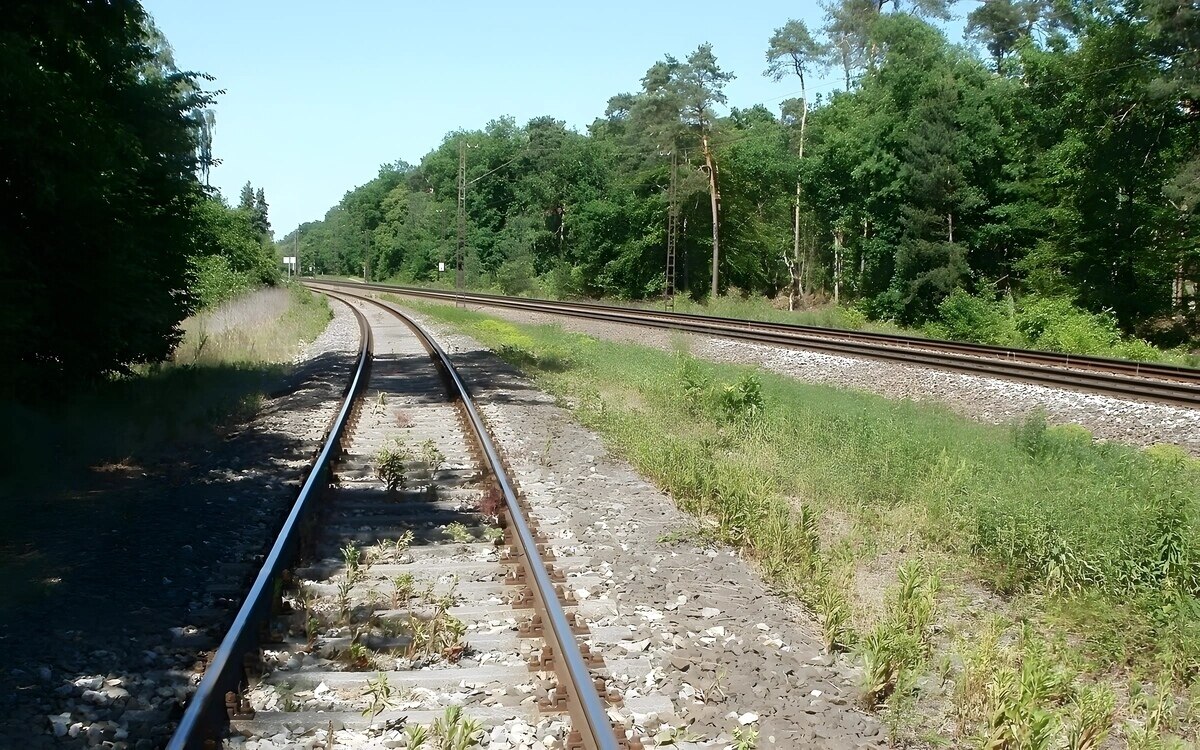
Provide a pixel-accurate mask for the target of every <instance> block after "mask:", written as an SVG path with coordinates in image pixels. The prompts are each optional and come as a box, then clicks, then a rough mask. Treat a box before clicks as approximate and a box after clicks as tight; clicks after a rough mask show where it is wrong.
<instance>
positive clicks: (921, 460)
mask: <svg viewBox="0 0 1200 750" xmlns="http://www.w3.org/2000/svg"><path fill="white" fill-rule="evenodd" d="M403 304H404V305H406V306H410V307H413V308H416V309H419V310H420V311H422V312H423V313H425V314H427V315H429V316H430V317H432V318H434V319H437V320H440V321H443V322H446V323H450V324H453V325H454V326H456V327H457V328H458V329H459V330H462V331H463V332H464V333H467V334H469V335H471V336H473V337H474V338H476V339H477V340H479V341H480V342H481V343H483V344H484V345H486V346H488V347H490V348H492V349H493V350H495V351H496V352H498V353H499V354H500V355H501V356H502V357H504V358H505V359H506V360H508V361H509V362H512V363H514V364H516V365H518V366H520V367H522V368H523V369H525V370H526V371H527V372H529V373H530V374H531V375H533V376H534V377H535V378H536V379H537V381H538V383H539V385H540V386H541V387H543V388H545V389H547V390H548V391H550V392H552V393H554V394H555V395H557V396H558V397H559V398H560V400H561V401H562V402H563V403H565V404H567V405H568V406H569V407H570V408H571V409H572V410H573V412H574V414H575V416H576V418H577V419H579V421H581V422H582V423H583V424H585V425H587V426H588V427H591V428H593V429H596V430H597V431H598V432H600V433H601V434H602V435H603V436H604V437H605V439H606V441H607V443H608V444H609V445H610V446H611V447H612V448H613V449H614V450H615V451H616V452H618V453H619V454H621V455H622V456H624V457H626V458H627V459H629V460H630V461H631V462H632V463H633V464H634V465H635V466H636V467H637V468H638V469H639V470H640V471H642V472H643V473H644V474H645V475H647V476H649V477H651V478H652V479H653V480H654V481H655V482H656V483H658V484H659V486H661V487H662V488H663V489H664V490H666V491H668V492H669V493H670V494H671V495H672V496H673V497H674V498H675V500H676V502H677V503H678V504H679V505H680V506H681V507H683V508H684V509H686V510H688V511H690V512H692V513H694V514H695V515H697V516H698V517H699V518H700V519H701V528H703V529H705V530H706V533H709V534H711V535H712V536H713V537H714V538H716V539H718V540H720V541H723V542H726V543H729V544H733V545H736V546H738V547H740V548H742V549H744V550H746V551H747V552H748V553H749V554H751V556H752V557H753V558H754V559H755V560H757V562H758V563H759V564H760V566H761V568H762V570H763V571H764V574H765V575H766V576H767V577H768V579H769V580H771V581H772V582H773V583H774V584H775V585H776V586H777V587H778V588H779V589H780V590H781V591H783V592H785V593H788V594H791V595H794V596H796V597H798V598H799V599H801V600H802V601H804V602H805V603H806V604H808V605H809V607H810V608H811V609H812V610H813V611H814V612H815V613H816V616H817V618H818V620H819V622H820V624H821V627H822V630H823V633H824V636H825V641H826V646H827V648H829V649H830V650H831V651H836V650H840V649H853V650H854V652H855V654H856V656H857V658H858V659H859V660H860V661H861V663H862V664H863V666H864V674H865V682H864V685H863V691H862V698H863V703H864V705H866V706H868V707H870V708H876V709H881V710H883V715H884V717H885V718H886V719H887V720H888V721H889V722H890V724H891V725H892V728H893V732H894V735H895V738H896V739H897V740H898V741H899V740H907V739H914V738H915V739H920V738H921V737H924V738H926V740H928V741H930V742H932V743H934V744H937V743H938V742H939V740H935V739H933V737H935V736H943V735H945V733H946V731H947V727H950V728H952V733H953V734H954V735H955V736H956V737H957V740H956V741H958V740H962V739H964V738H974V739H971V742H972V743H973V742H975V741H976V740H978V741H979V742H981V743H983V742H990V743H991V744H990V745H989V746H990V747H997V748H1002V747H1003V748H1008V747H1011V748H1016V747H1030V748H1033V747H1060V746H1067V745H1069V744H1070V742H1073V740H1072V739H1071V738H1072V737H1075V738H1076V740H1079V741H1080V742H1083V740H1086V739H1087V738H1088V737H1092V738H1093V740H1092V742H1094V738H1095V737H1097V736H1099V735H1101V734H1103V735H1107V734H1108V733H1109V731H1110V726H1112V725H1113V724H1114V722H1115V725H1116V728H1115V732H1116V734H1117V735H1119V736H1123V737H1124V738H1125V739H1126V741H1127V742H1128V743H1129V744H1130V746H1138V747H1156V746H1159V745H1155V744H1154V743H1155V742H1164V743H1167V742H1169V741H1170V738H1171V737H1172V736H1177V737H1187V738H1192V739H1194V738H1195V736H1196V726H1197V724H1196V720H1195V717H1196V715H1197V713H1198V710H1200V702H1198V701H1195V700H1191V701H1189V700H1188V698H1187V696H1188V691H1189V690H1191V689H1194V687H1195V684H1196V683H1195V680H1196V675H1197V673H1198V672H1200V606H1198V603H1197V595H1198V594H1200V525H1198V524H1197V511H1198V510H1200V464H1198V462H1197V461H1195V460H1194V459H1191V458H1188V457H1187V456H1185V455H1184V454H1183V453H1182V452H1180V451H1179V450H1177V449H1174V448H1169V447H1157V448H1153V449H1149V450H1139V449H1136V448H1132V447H1128V446H1123V445H1116V444H1097V443H1094V442H1093V441H1092V440H1091V436H1090V435H1089V434H1088V433H1086V432H1085V431H1083V430H1082V429H1080V428H1059V427H1048V426H1047V425H1046V424H1045V422H1044V420H1041V419H1038V418H1034V419H1030V420H1028V421H1026V422H1024V423H1023V424H1020V425H1014V426H1012V427H1008V428H1004V427H994V426H988V425H983V424H979V423H976V422H972V421H970V420H966V419H963V418H961V417H958V416H956V415H954V414H952V413H951V412H950V411H949V410H947V409H943V408H939V407H936V406H929V405H918V404H914V403H912V402H895V401H888V400H886V399H883V398H879V397H876V396H873V395H870V394H865V393H860V392H853V391H845V390H839V389H834V388H829V387H823V386H814V385H805V384H801V383H798V382H796V381H794V380H792V379H789V378H785V377H781V376H777V375H773V374H768V373H763V372H759V371H755V370H752V369H751V368H746V367H736V366H729V365H718V364H711V363H707V362H702V361H698V360H696V359H694V358H692V357H690V356H688V355H686V354H684V353H678V354H675V355H672V354H669V353H665V352H662V351H659V350H654V349H649V348H646V347H640V346H633V345H626V344H616V343H611V342H606V341H597V340H594V339H591V338H589V337H586V336H581V335H578V334H571V333H567V332H564V331H563V330H562V329H561V328H559V327H547V326H540V327H535V326H524V325H514V324H511V323H508V322H504V321H500V320H496V319H491V318H488V317H487V316H486V315H482V314H479V313H475V312H471V311H467V310H461V309H456V308H454V307H450V306H446V305H439V304H429V303H416V302H413V301H411V300H404V301H403ZM989 633H994V634H995V637H994V638H991V639H990V640H989V639H988V637H987V635H988V634H989ZM934 673H941V674H942V675H943V676H944V677H945V680H943V682H942V683H941V685H942V687H941V688H938V687H936V684H937V683H936V680H934V681H933V682H932V685H933V686H931V682H930V680H929V675H930V674H934ZM1110 703H1111V704H1112V706H1111V707H1109V704H1110ZM1042 735H1044V737H1043V736H1042ZM1022 737H1024V738H1026V739H1021V738H1022ZM1029 737H1035V739H1036V737H1042V739H1041V740H1036V741H1035V740H1029V739H1028V738H1029ZM1080 737H1082V738H1083V739H1082V740H1080ZM1139 738H1140V739H1139ZM1138 743H1141V744H1138ZM1098 745H1099V743H1095V744H1087V743H1086V742H1084V744H1079V743H1076V744H1070V746H1071V747H1096V746H1098Z"/></svg>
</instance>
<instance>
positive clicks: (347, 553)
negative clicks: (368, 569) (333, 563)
mask: <svg viewBox="0 0 1200 750" xmlns="http://www.w3.org/2000/svg"><path fill="white" fill-rule="evenodd" d="M362 559H363V555H362V550H360V549H359V548H358V547H357V546H356V545H355V544H354V542H346V546H344V547H342V561H343V562H345V564H346V580H348V581H351V582H353V581H357V580H358V579H359V576H360V575H361V574H362V572H363V571H362V568H361V566H362Z"/></svg>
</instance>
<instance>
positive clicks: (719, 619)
mask: <svg viewBox="0 0 1200 750" xmlns="http://www.w3.org/2000/svg"><path fill="white" fill-rule="evenodd" d="M414 317H415V318H417V319H418V320H420V321H421V322H422V324H423V325H425V326H426V327H427V328H428V329H429V330H430V331H431V332H433V333H434V334H435V336H436V337H437V339H438V341H439V342H440V343H441V344H442V346H443V347H444V348H446V350H447V353H449V354H450V356H451V357H452V358H453V359H454V361H455V363H456V365H457V367H458V369H459V371H460V373H461V374H462V376H463V377H464V379H465V380H466V382H467V383H468V385H469V387H470V388H471V390H472V394H473V396H474V397H475V399H476V402H477V403H478V404H479V405H480V408H481V409H482V411H483V413H484V415H485V417H486V419H487V420H488V424H489V426H490V428H491V430H492V432H493V435H494V436H495V438H496V439H497V440H498V442H499V444H500V447H501V449H502V450H503V451H504V452H505V454H506V456H507V458H508V461H509V465H510V468H511V470H512V475H513V478H514V479H515V480H516V481H517V483H518V484H519V486H520V488H521V490H522V491H523V492H524V493H525V495H526V497H527V499H528V500H529V502H530V504H531V506H532V508H533V515H534V516H535V517H536V518H537V519H538V522H539V525H540V527H541V529H542V530H543V531H544V532H545V533H546V535H547V536H548V537H549V540H550V541H549V544H550V547H551V549H552V550H553V551H554V553H555V555H556V556H557V557H559V558H587V559H588V561H589V562H588V564H587V566H585V567H582V568H577V569H572V570H570V571H569V572H568V573H567V581H566V584H565V587H566V589H567V591H568V592H570V596H571V597H572V598H573V599H574V602H575V604H576V605H577V609H578V611H579V612H581V613H582V614H583V616H584V617H585V619H586V620H587V622H588V624H589V627H590V633H589V634H588V635H587V636H584V637H583V639H584V640H585V641H586V642H587V643H588V644H589V645H590V646H591V648H592V649H593V650H594V651H597V652H599V653H600V654H601V655H602V656H603V657H604V660H605V666H606V667H607V671H608V673H609V675H610V677H611V681H610V686H611V687H613V688H615V689H616V690H617V691H618V692H619V693H620V694H621V696H622V698H623V701H622V703H621V704H620V705H615V706H613V707H612V708H610V715H611V716H612V717H613V718H614V719H615V720H617V721H620V722H625V723H627V724H630V725H632V726H635V727H637V730H638V734H639V735H640V736H643V737H646V738H648V739H650V740H651V741H650V742H647V746H650V747H653V746H655V745H656V744H657V745H664V744H665V745H669V746H671V747H679V748H697V749H698V748H714V749H715V748H727V747H730V746H732V745H733V743H734V742H735V736H742V737H745V736H747V735H748V734H750V733H751V732H757V733H758V743H757V747H760V748H765V747H780V748H795V747H814V748H858V747H869V748H874V747H883V746H885V745H886V731H885V729H884V727H883V726H882V725H881V724H880V722H879V721H878V720H877V719H876V718H875V717H874V716H871V715H868V714H865V713H863V712H862V711H860V710H858V709H857V708H856V704H855V699H856V697H857V695H858V686H859V681H860V674H859V672H858V670H857V669H856V668H855V667H854V666H852V665H851V664H850V663H849V662H848V661H846V660H844V659H835V658H833V657H830V656H829V655H827V654H825V653H823V650H822V647H821V639H820V637H819V635H818V633H817V632H816V627H815V624H814V623H813V621H812V620H811V618H810V617H809V616H808V615H807V614H806V613H805V612H804V611H802V610H801V609H800V608H799V607H797V606H795V605H793V604H792V603H790V602H788V601H785V600H783V599H781V598H779V597H777V596H775V595H774V594H772V593H771V591H770V590H769V589H768V588H767V586H766V585H765V584H764V583H763V582H762V580H761V578H760V576H759V575H758V574H757V573H756V571H755V570H754V568H753V566H751V565H750V564H749V563H748V562H747V561H746V560H744V559H742V558H741V557H740V556H739V555H738V554H737V553H736V552H735V551H732V550H730V549H726V548H720V547H716V546H712V545H710V544H708V543H706V542H704V541H702V540H701V538H700V535H699V534H698V529H697V527H696V522H695V520H694V519H692V518H691V517H690V516H688V515H687V514H686V513H684V512H682V511H680V510H679V509H677V508H676V507H675V504H674V502H673V501H672V500H671V498H670V497H669V496H667V495H665V494H663V493H662V492H660V491H659V490H657V489H656V488H655V487H654V486H652V485H651V484H650V483H649V482H647V481H646V480H645V479H643V478H642V477H640V476H639V475H638V474H637V473H636V472H635V471H634V469H633V468H632V467H631V466H630V465H629V464H628V463H626V462H625V461H623V460H620V459H617V458H615V457H613V456H610V455H609V454H608V453H607V451H606V450H605V448H604V446H603V444H602V443H601V441H600V439H599V438H598V437H597V436H596V435H594V434H592V433H591V432H589V431H588V430H586V429H584V428H583V427H581V426H579V425H578V424H576V423H575V422H574V421H573V420H572V419H571V415H570V413H569V412H567V411H566V410H564V409H562V408H560V407H558V406H557V405H555V403H554V399H553V398H552V397H551V396H548V395H546V394H543V393H541V392H539V391H537V390H536V389H535V388H534V387H533V386H532V385H531V384H530V383H529V381H527V380H526V379H524V378H523V377H522V376H521V375H520V373H518V372H517V371H515V370H514V369H512V368H511V367H509V366H508V365H506V364H505V363H504V362H503V361H501V360H500V359H498V358H497V357H495V356H493V355H491V354H490V353H489V352H487V351H486V350H485V349H483V347H481V346H480V345H479V344H478V343H477V342H475V341H473V340H472V339H470V338H468V337H465V336H463V335H461V334H458V333H456V332H454V331H453V330H451V329H449V328H448V327H446V326H443V325H440V324H436V323H431V322H430V321H428V320H426V319H422V318H421V317H420V316H417V315H414ZM576 581H588V583H587V584H582V583H576ZM735 733H736V735H735Z"/></svg>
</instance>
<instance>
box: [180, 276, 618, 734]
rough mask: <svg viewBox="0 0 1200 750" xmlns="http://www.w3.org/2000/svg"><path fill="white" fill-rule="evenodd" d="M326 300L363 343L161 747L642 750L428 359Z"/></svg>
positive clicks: (449, 374) (445, 369)
mask: <svg viewBox="0 0 1200 750" xmlns="http://www.w3.org/2000/svg"><path fill="white" fill-rule="evenodd" d="M330 296H333V297H338V298H340V299H341V300H342V301H343V302H344V303H346V304H348V305H350V306H351V308H352V309H353V310H354V314H355V316H356V317H357V318H358V321H359V327H360V330H361V331H362V348H361V351H360V353H359V358H358V364H357V367H356V368H355V371H354V374H353V378H352V381H351V384H350V385H349V386H348V388H347V392H346V397H345V402H344V403H343V405H342V407H341V409H340V411H339V413H338V414H337V416H336V418H335V420H334V422H333V424H332V426H331V428H330V430H329V433H328V437H327V440H326V441H325V442H324V444H323V447H322V448H321V450H320V452H319V454H318V455H317V457H316V459H315V460H314V463H313V467H312V470H311V472H310V474H309V477H308V479H307V480H306V482H305V483H304V485H303V487H302V488H301V491H300V494H299V496H298V498H297V500H296V503H295V505H294V506H293V508H292V510H291V512H290V514H289V516H288V518H287V520H286V522H285V524H284V526H283V529H282V531H281V533H280V536H279V537H278V539H277V540H276V541H275V543H274V546H273V547H272V549H271V551H270V553H269V554H268V556H267V557H266V560H265V562H264V564H263V567H262V569H261V571H260V572H259V574H258V576H257V578H256V579H255V581H254V584H253V586H252V588H251V590H250V592H249V594H248V596H247V598H246V600H245V602H244V604H243V605H242V607H241V609H240V610H239V612H238V614H237V616H236V618H235V619H234V621H233V624H232V626H231V627H230V629H229V631H228V632H227V634H226V635H225V637H224V639H223V640H222V642H221V645H220V647H219V648H218V649H217V650H216V651H215V652H214V653H213V654H211V657H210V658H209V660H208V665H207V668H206V669H205V671H204V674H203V677H202V679H201V680H200V683H199V685H198V687H197V689H196V692H195V693H194V695H193V697H192V699H191V700H190V701H189V703H188V705H187V707H186V709H185V712H184V715H183V717H182V719H181V721H180V724H179V726H178V729H177V731H176V733H175V735H174V736H173V738H172V740H171V743H170V745H169V747H170V748H172V749H173V750H182V749H183V748H205V747H215V746H217V743H218V742H220V741H221V738H222V737H225V736H230V735H233V736H236V735H239V734H240V735H242V736H245V737H276V738H277V739H278V738H279V737H280V736H282V737H283V738H285V740H286V742H287V744H288V746H292V745H293V743H294V744H295V745H297V746H309V747H321V748H324V749H325V750H332V749H333V748H335V747H352V746H355V745H354V744H353V743H348V742H347V741H346V739H345V737H346V736H351V735H347V734H346V733H347V732H350V733H353V732H358V733H359V734H358V735H353V736H368V735H369V734H370V733H372V732H373V733H374V734H375V735H376V736H378V735H379V734H380V733H387V732H390V733H391V736H395V735H396V733H397V732H399V731H400V729H401V728H402V727H404V726H406V725H407V726H417V725H421V726H428V727H437V725H438V723H439V722H440V727H438V728H436V729H434V731H443V732H449V731H473V732H475V733H478V728H479V727H482V728H484V729H486V728H487V727H488V725H492V724H498V723H503V722H506V721H512V720H514V719H520V720H523V721H526V722H528V723H530V724H532V723H534V722H538V721H539V720H541V719H545V718H546V717H550V718H551V720H554V717H558V719H560V721H559V722H558V724H557V726H558V727H559V728H561V729H562V737H561V738H560V739H561V741H562V743H563V744H562V746H564V747H567V748H587V749H588V750H601V749H603V750H615V749H616V748H620V747H635V748H636V747H640V745H639V744H638V742H637V741H636V740H627V739H625V732H624V730H623V729H620V728H614V727H613V725H612V723H611V721H610V719H609V717H608V714H607V708H608V705H607V701H609V700H619V699H617V698H615V697H613V696H611V695H604V696H603V697H602V695H601V694H602V693H604V692H605V690H604V676H603V672H602V669H603V665H602V662H600V661H599V660H598V659H597V658H595V657H594V656H593V655H592V654H590V653H589V652H588V650H587V648H586V647H581V645H580V642H579V641H577V639H576V634H577V633H585V632H586V625H585V624H584V623H583V621H582V620H581V619H578V618H576V617H573V616H571V615H569V614H568V611H567V610H568V607H569V603H568V600H567V599H566V595H565V594H564V591H563V589H562V587H561V586H560V585H559V582H560V581H561V580H562V579H563V578H564V571H570V570H571V569H572V568H573V567H575V566H577V565H579V564H580V561H576V560H569V559H561V560H554V558H553V555H552V554H550V553H549V552H547V551H546V550H545V547H544V545H543V540H542V538H541V537H540V535H539V532H538V530H537V528H536V526H535V525H534V524H533V522H532V521H531V520H530V518H529V516H528V514H527V512H526V507H525V503H524V502H523V500H522V499H521V497H520V494H519V491H518V490H517V488H516V487H515V485H514V483H513V482H512V481H511V480H510V479H509V478H508V476H507V472H506V469H505V461H504V459H503V457H502V456H501V455H500V453H499V451H498V449H497V448H496V445H495V443H494V442H493V440H492V438H491V437H490V436H489V434H488V430H487V427H486V425H485V423H484V420H483V418H482V416H481V415H480V412H479V411H478V409H477V408H476V407H475V404H474V403H473V401H472V400H471V396H470V393H469V392H468V389H467V388H466V386H465V384H464V383H463V381H462V380H461V378H460V377H459V376H458V374H457V372H456V371H455V369H454V367H453V364H452V363H451V362H450V360H449V358H448V357H447V356H446V354H445V352H444V351H442V349H441V348H440V347H439V346H438V344H437V343H436V342H435V341H434V340H433V339H432V338H431V337H430V336H429V335H428V334H427V333H426V332H425V331H423V330H422V329H421V328H420V327H419V326H418V325H417V324H416V323H414V322H413V321H411V320H410V319H408V318H407V317H405V316H403V315H402V314H401V313H399V312H398V311H396V310H394V309H392V308H390V307H388V306H386V305H382V304H380V303H378V302H375V301H372V300H368V299H366V298H362V297H356V296H354V295H352V294H331V295H330ZM384 449H386V450H389V451H392V455H393V456H395V457H396V458H395V460H394V461H392V460H390V459H387V458H385V454H384V453H381V450H384ZM380 466H390V467H392V468H394V469H397V470H398V473H393V475H392V477H393V478H395V477H404V478H405V481H400V482H396V484H397V485H399V486H394V487H389V486H387V482H386V481H385V480H386V479H387V478H388V475H387V472H386V471H384V472H381V471H379V467H380ZM381 474H382V475H383V477H382V479H381V478H380V475H381ZM582 562H584V563H586V561H582ZM364 704H365V707H364ZM454 706H458V707H459V708H454ZM447 708H450V712H449V713H447V712H446V709H447ZM460 710H461V714H460V713H459V711H460ZM452 717H453V718H452ZM476 721H478V722H479V725H475V724H473V723H472V722H476ZM456 727H457V728H458V729H457V730H456ZM485 741H486V740H485ZM389 746H395V745H389Z"/></svg>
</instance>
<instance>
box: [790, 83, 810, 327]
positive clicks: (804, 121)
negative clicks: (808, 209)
mask: <svg viewBox="0 0 1200 750" xmlns="http://www.w3.org/2000/svg"><path fill="white" fill-rule="evenodd" d="M807 125H808V96H807V95H806V94H805V86H804V73H803V72H801V73H800V149H799V151H800V157H799V158H800V160H801V161H803V160H804V129H805V127H806V126H807ZM795 220H796V226H795V227H794V228H793V236H792V252H793V256H794V257H795V259H796V260H795V263H796V274H795V279H794V284H795V286H796V290H795V292H794V293H793V294H791V295H789V296H788V310H795V309H796V305H795V298H796V297H798V296H800V295H802V294H804V266H803V264H801V262H800V176H799V175H796V217H795Z"/></svg>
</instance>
